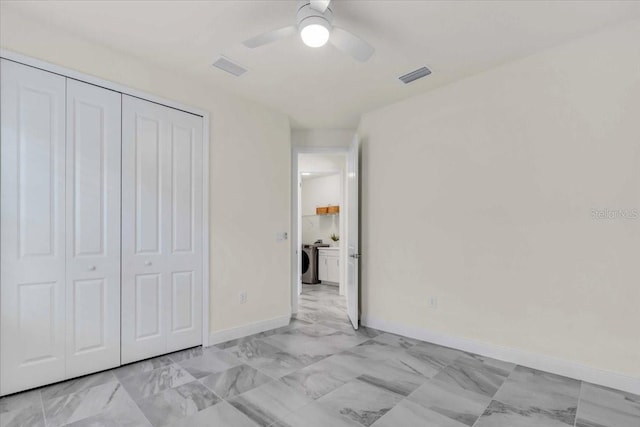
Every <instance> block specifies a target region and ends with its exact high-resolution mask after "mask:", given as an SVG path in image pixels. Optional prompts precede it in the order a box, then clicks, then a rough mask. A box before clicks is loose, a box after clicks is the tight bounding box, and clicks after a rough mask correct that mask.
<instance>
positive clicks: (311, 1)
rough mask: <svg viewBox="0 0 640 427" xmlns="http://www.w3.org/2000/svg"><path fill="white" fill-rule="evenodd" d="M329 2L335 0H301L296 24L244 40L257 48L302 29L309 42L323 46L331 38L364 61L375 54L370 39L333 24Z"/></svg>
mask: <svg viewBox="0 0 640 427" xmlns="http://www.w3.org/2000/svg"><path fill="white" fill-rule="evenodd" d="M329 3H331V0H300V1H298V3H297V7H298V12H297V14H296V24H295V25H291V26H289V27H284V28H279V29H277V30H273V31H269V32H266V33H263V34H260V35H259V36H256V37H253V38H250V39H249V40H245V41H244V42H243V44H244V45H245V46H246V47H248V48H252V49H253V48H256V47H260V46H263V45H266V44H268V43H272V42H274V41H276V40H279V39H283V38H285V37H290V36H292V35H294V34H296V33H300V37H301V38H302V41H303V42H304V44H306V45H307V46H310V47H320V46H324V45H325V44H326V43H327V42H330V43H331V44H332V45H334V46H335V47H337V48H338V49H340V50H341V51H342V52H344V53H346V54H347V55H350V56H351V57H353V58H354V59H356V60H358V61H360V62H365V61H366V60H368V59H369V58H371V55H373V52H374V48H373V47H371V45H369V43H367V42H366V41H364V40H362V39H361V38H360V37H358V36H356V35H354V34H352V33H350V32H349V31H347V30H344V29H342V28H340V27H335V26H333V25H332V24H333V11H332V10H331V8H330V7H329Z"/></svg>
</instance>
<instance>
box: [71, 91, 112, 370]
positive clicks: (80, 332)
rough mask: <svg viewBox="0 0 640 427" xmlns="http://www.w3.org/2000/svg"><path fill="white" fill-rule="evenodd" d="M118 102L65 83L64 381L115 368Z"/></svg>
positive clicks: (109, 95) (106, 93)
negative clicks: (65, 336) (66, 377)
mask: <svg viewBox="0 0 640 427" xmlns="http://www.w3.org/2000/svg"><path fill="white" fill-rule="evenodd" d="M121 97H122V95H121V94H120V93H118V92H113V91H110V90H107V89H103V88H100V87H97V86H93V85H90V84H87V83H82V82H79V81H76V80H71V79H68V80H67V212H66V218H67V230H66V238H67V245H66V246H67V263H66V266H67V309H66V317H67V321H66V326H67V340H66V342H67V353H66V355H67V357H66V359H67V376H68V377H75V376H78V375H84V374H87V373H89V372H95V371H97V370H101V369H108V368H113V367H115V366H118V365H120V149H121V143H120V138H121V135H120V132H121V112H120V110H121Z"/></svg>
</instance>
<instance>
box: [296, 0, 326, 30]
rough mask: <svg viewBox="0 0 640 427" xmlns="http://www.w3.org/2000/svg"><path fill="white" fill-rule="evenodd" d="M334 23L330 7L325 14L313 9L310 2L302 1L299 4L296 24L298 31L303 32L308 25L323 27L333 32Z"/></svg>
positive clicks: (307, 0)
mask: <svg viewBox="0 0 640 427" xmlns="http://www.w3.org/2000/svg"><path fill="white" fill-rule="evenodd" d="M332 23H333V11H332V10H331V8H330V7H328V8H327V10H325V11H324V13H323V12H320V11H317V10H315V9H312V8H311V3H310V2H309V0H302V1H299V2H298V13H297V14H296V24H297V25H298V30H302V29H303V28H304V27H306V26H307V25H313V24H316V25H322V26H323V27H325V28H326V29H327V30H329V31H331V24H332Z"/></svg>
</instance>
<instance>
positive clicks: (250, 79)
mask: <svg viewBox="0 0 640 427" xmlns="http://www.w3.org/2000/svg"><path fill="white" fill-rule="evenodd" d="M0 7H1V9H0V12H2V11H3V10H4V11H7V10H10V11H12V12H16V13H20V14H21V15H23V16H25V17H27V18H29V17H30V18H33V19H36V20H46V21H48V22H52V23H54V24H55V25H59V26H60V27H62V28H65V29H66V30H67V31H69V32H72V33H74V34H75V35H77V36H80V37H84V38H86V39H90V40H92V41H94V42H98V43H101V44H104V45H107V46H109V47H111V48H113V49H116V50H120V51H124V52H127V53H128V54H131V55H135V56H137V57H140V58H142V59H144V60H147V61H149V62H151V63H155V64H158V65H161V66H163V67H164V68H169V69H173V70H175V71H176V72H178V73H181V74H183V75H185V76H187V77H189V78H191V79H194V80H195V81H202V82H203V83H205V84H207V85H208V86H211V85H214V86H217V87H220V88H223V89H224V90H227V91H230V92H232V93H235V94H238V95H240V96H243V97H245V98H248V99H252V100H254V101H257V102H259V103H261V104H264V105H267V106H270V107H273V108H276V109H278V110H281V111H283V112H285V113H286V114H288V115H289V116H290V117H291V122H292V126H293V127H296V128H353V127H355V126H356V125H357V123H358V119H359V116H360V115H361V114H362V113H364V112H367V111H370V110H373V109H375V108H378V107H380V106H383V105H387V104H390V103H393V102H396V101H399V100H401V99H404V98H407V97H410V96H413V95H415V94H418V93H421V92H424V91H427V90H431V89H434V88H436V87H439V86H442V85H445V84H447V83H449V82H452V81H454V80H457V79H460V78H463V77H465V76H469V75H471V74H474V73H478V72H480V71H482V70H485V69H487V68H491V67H494V66H496V65H499V64H501V63H504V62H508V61H512V60H514V59H517V58H521V57H524V56H526V55H529V54H532V53H534V52H537V51H540V50H543V49H546V48H549V47H551V46H554V45H557V44H560V43H563V42H565V41H568V40H571V39H573V38H577V37H580V36H582V35H586V34H589V33H592V32H595V31H597V30H598V29H600V28H603V27H605V26H611V25H614V24H618V23H622V22H623V21H627V20H631V19H640V2H637V1H622V2H615V1H511V2H508V1H417V0H414V1H399V0H389V1H383V0H377V1H364V0H335V1H334V2H333V3H332V8H333V10H334V16H335V22H334V23H335V24H337V25H339V26H342V27H344V28H346V29H348V30H350V31H352V32H354V33H355V34H358V35H359V36H361V37H362V38H364V39H366V40H367V41H368V42H369V43H370V44H372V45H373V46H374V47H375V48H376V53H375V54H374V56H373V58H371V60H369V62H366V63H359V62H356V61H354V60H353V59H351V58H349V57H347V56H346V55H344V54H342V53H341V52H339V51H337V50H336V49H335V48H334V47H333V46H331V45H326V46H324V47H322V48H318V49H312V48H308V47H306V46H304V45H303V43H302V41H301V40H300V39H299V38H298V37H293V38H290V39H287V40H281V41H278V42H276V43H274V44H271V45H268V46H264V47H262V48H258V49H255V50H250V49H247V48H245V47H244V46H243V45H242V44H241V42H242V40H244V39H247V38H249V37H252V36H254V35H257V34H259V33H261V32H264V31H268V30H271V29H275V28H279V27H283V26H287V25H290V24H292V23H293V21H294V18H295V10H296V5H295V1H293V0H288V1H277V0H268V1H248V0H243V1H126V2H124V1H85V2H79V1H16V2H8V1H3V2H2V3H1V6H0ZM218 54H224V55H225V56H227V57H229V58H231V59H233V60H236V61H238V62H239V63H240V64H242V65H244V66H246V67H247V68H248V69H249V72H248V73H246V74H245V75H243V76H242V77H240V78H236V77H233V76H231V75H227V74H225V73H223V72H221V71H219V70H217V69H214V68H212V67H211V66H210V64H211V62H212V61H213V60H214V58H216V56H217V55H218ZM423 65H426V66H428V67H429V68H431V69H432V70H433V74H432V75H431V76H429V77H427V78H425V79H423V80H420V81H417V82H414V83H412V84H410V85H406V86H405V85H403V84H402V83H400V82H399V81H398V80H397V77H398V76H400V75H402V74H405V73H407V72H409V71H412V70H414V69H416V68H418V67H420V66H423Z"/></svg>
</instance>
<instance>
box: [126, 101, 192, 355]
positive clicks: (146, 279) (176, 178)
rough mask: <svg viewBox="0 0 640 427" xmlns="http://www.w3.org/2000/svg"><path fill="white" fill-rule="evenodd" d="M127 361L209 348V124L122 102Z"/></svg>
mask: <svg viewBox="0 0 640 427" xmlns="http://www.w3.org/2000/svg"><path fill="white" fill-rule="evenodd" d="M122 162H123V163H122V164H123V186H122V187H123V211H122V215H123V217H122V218H123V230H122V232H123V234H122V236H123V237H122V239H123V244H122V265H123V271H122V274H123V276H122V278H123V283H122V286H123V288H122V291H123V294H122V361H123V363H128V362H132V361H135V360H139V359H143V358H147V357H152V356H156V355H159V354H163V353H167V352H170V351H174V350H179V349H182V348H186V347H191V346H195V345H198V344H201V343H202V239H203V236H202V118H201V117H198V116H194V115H192V114H188V113H184V112H181V111H177V110H173V109H171V108H168V107H164V106H161V105H158V104H154V103H151V102H147V101H143V100H140V99H137V98H132V97H128V96H124V97H123V157H122Z"/></svg>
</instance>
